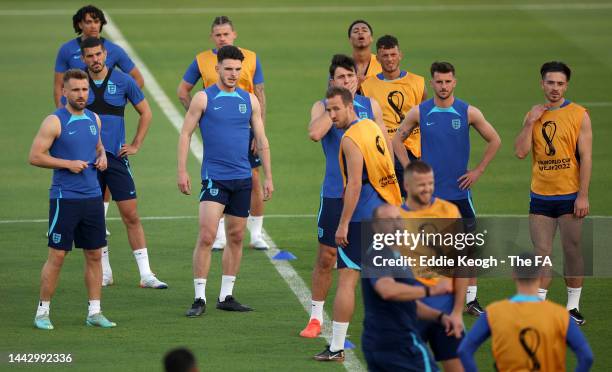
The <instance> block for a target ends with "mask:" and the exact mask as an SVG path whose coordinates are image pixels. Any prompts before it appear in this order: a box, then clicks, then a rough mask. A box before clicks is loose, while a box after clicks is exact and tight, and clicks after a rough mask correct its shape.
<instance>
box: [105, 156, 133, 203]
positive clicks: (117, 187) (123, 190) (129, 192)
mask: <svg viewBox="0 0 612 372" xmlns="http://www.w3.org/2000/svg"><path fill="white" fill-rule="evenodd" d="M106 159H107V161H108V166H107V167H106V170H105V171H98V182H100V188H101V189H102V190H103V191H104V189H106V187H108V189H109V190H110V193H111V195H112V197H113V200H114V201H123V200H130V199H136V185H135V184H134V178H133V177H132V170H131V169H130V162H129V161H128V158H127V156H124V157H121V158H120V157H117V156H115V155H113V154H111V153H110V152H106Z"/></svg>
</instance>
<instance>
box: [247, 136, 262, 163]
mask: <svg viewBox="0 0 612 372" xmlns="http://www.w3.org/2000/svg"><path fill="white" fill-rule="evenodd" d="M254 138H255V135H254V134H253V129H251V131H250V133H249V163H251V169H253V168H257V167H261V159H260V158H259V155H257V153H254V152H252V151H251V147H250V146H251V143H253V139H254Z"/></svg>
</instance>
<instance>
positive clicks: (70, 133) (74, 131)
mask: <svg viewBox="0 0 612 372" xmlns="http://www.w3.org/2000/svg"><path fill="white" fill-rule="evenodd" d="M76 132H77V131H76V130H73V131H72V132H68V134H69V135H71V136H72V135H73V134H75V133H76Z"/></svg>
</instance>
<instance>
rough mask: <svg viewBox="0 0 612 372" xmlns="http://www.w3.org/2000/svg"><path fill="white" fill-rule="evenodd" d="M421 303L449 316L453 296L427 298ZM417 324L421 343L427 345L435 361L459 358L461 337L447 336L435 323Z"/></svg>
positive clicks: (453, 301) (420, 322) (421, 322)
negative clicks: (458, 351)
mask: <svg viewBox="0 0 612 372" xmlns="http://www.w3.org/2000/svg"><path fill="white" fill-rule="evenodd" d="M422 302H423V303H425V304H426V305H428V306H430V307H432V308H434V309H436V310H440V311H443V312H445V313H446V314H450V313H451V311H452V310H453V305H454V303H455V298H454V295H453V294H446V295H443V296H432V297H427V298H425V299H423V300H422ZM417 324H418V327H419V333H420V335H421V339H422V340H423V342H425V343H429V347H430V348H431V351H432V352H433V355H434V357H435V359H436V361H438V362H440V361H444V360H449V359H454V358H458V357H459V355H457V349H458V348H459V344H460V343H461V341H462V340H463V335H462V336H461V338H455V336H447V335H446V332H445V331H444V327H443V326H442V325H441V324H440V323H437V322H428V321H419V322H418V323H417Z"/></svg>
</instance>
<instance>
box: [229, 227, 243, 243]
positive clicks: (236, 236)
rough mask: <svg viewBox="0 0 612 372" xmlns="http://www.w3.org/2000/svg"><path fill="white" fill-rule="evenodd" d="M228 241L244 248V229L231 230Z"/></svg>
mask: <svg viewBox="0 0 612 372" xmlns="http://www.w3.org/2000/svg"><path fill="white" fill-rule="evenodd" d="M227 240H228V241H230V242H231V243H233V244H236V245H240V246H242V241H243V240H244V229H230V230H229V231H228V232H227Z"/></svg>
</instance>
